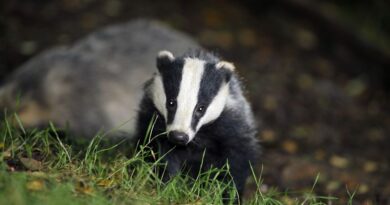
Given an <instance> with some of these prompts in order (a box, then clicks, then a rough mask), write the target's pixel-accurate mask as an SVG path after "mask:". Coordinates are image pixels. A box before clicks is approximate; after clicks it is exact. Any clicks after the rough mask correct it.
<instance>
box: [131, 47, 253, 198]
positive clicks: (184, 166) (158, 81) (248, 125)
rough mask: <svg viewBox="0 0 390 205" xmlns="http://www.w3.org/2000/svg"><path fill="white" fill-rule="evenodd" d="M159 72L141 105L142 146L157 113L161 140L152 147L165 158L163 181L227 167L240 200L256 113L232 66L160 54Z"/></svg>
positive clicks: (198, 55) (205, 56) (204, 57)
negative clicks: (182, 172) (164, 178)
mask: <svg viewBox="0 0 390 205" xmlns="http://www.w3.org/2000/svg"><path fill="white" fill-rule="evenodd" d="M157 68H158V72H157V73H156V74H155V75H154V77H153V78H152V79H151V80H150V81H149V82H148V83H147V84H146V85H145V88H144V92H145V94H144V97H143V100H142V101H141V103H140V109H139V115H138V131H139V136H140V138H141V141H146V140H145V139H143V138H144V137H147V134H146V132H147V128H148V125H149V123H150V121H151V119H152V117H153V115H155V114H157V116H158V117H157V121H156V123H155V125H154V129H153V134H152V136H156V135H158V137H157V138H155V139H154V140H153V141H152V142H151V147H152V148H153V149H154V151H155V152H158V153H159V154H160V155H162V156H164V158H163V159H164V160H165V162H166V163H167V165H166V166H167V167H166V175H165V177H166V176H167V175H168V178H169V177H170V176H173V175H176V174H178V173H179V172H181V171H184V172H185V173H189V174H190V175H191V176H192V177H196V175H197V174H198V173H199V171H204V170H207V169H210V167H219V168H222V167H223V166H224V165H225V164H226V163H228V164H229V166H228V167H229V168H230V174H231V176H232V178H233V181H234V184H235V186H236V188H237V190H238V193H239V195H241V194H242V193H243V190H244V185H245V180H246V178H247V177H248V175H249V174H250V166H251V164H252V165H253V163H254V162H255V161H256V157H257V156H258V145H257V140H256V137H255V135H256V129H255V123H254V119H253V115H252V111H251V108H250V106H249V104H248V102H247V100H246V99H245V98H244V96H243V93H242V89H241V85H240V82H239V80H238V78H237V76H236V74H235V72H234V66H233V65H232V64H231V63H228V62H225V61H221V60H219V59H218V58H217V57H215V56H214V55H212V54H210V53H205V52H202V51H198V52H189V53H186V54H184V55H183V56H181V57H177V58H175V57H174V55H173V54H172V53H171V52H169V51H162V52H160V53H159V55H158V57H157ZM164 132H165V133H166V134H161V133H164ZM199 169H202V170H199Z"/></svg>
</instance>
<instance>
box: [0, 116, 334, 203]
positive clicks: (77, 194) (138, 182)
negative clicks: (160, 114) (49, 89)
mask: <svg viewBox="0 0 390 205" xmlns="http://www.w3.org/2000/svg"><path fill="white" fill-rule="evenodd" d="M10 122H14V123H10ZM18 122H19V121H18V118H17V116H14V117H13V119H11V118H8V120H2V121H1V122H0V123H1V128H0V204H10V205H11V204H17V205H19V204H20V205H22V204H29V205H32V204H40V205H41V204H59V205H60V204H66V205H73V204H93V205H95V204H96V205H98V204H221V203H222V193H223V192H224V191H225V190H227V192H228V193H230V198H234V195H235V190H234V189H232V188H231V186H230V185H231V184H224V183H221V182H219V181H218V180H214V179H215V177H216V176H218V175H219V174H220V173H222V172H223V171H226V169H228V167H225V168H224V169H222V170H218V169H213V170H210V171H208V172H207V173H202V174H201V175H200V176H199V177H198V178H197V179H190V178H188V177H186V176H185V175H182V176H177V177H174V178H173V179H171V180H170V181H169V182H167V183H164V182H163V181H162V180H161V179H160V178H159V177H158V174H157V171H158V170H157V169H158V167H161V166H159V165H161V162H160V161H159V160H157V161H156V162H148V160H145V159H146V158H148V157H156V156H155V153H153V152H152V151H151V150H150V149H148V146H147V145H148V142H146V143H145V145H144V146H140V148H138V149H134V148H133V147H132V146H131V145H129V143H128V142H126V141H121V142H118V143H115V144H112V143H110V142H108V141H107V140H106V138H105V136H106V135H105V134H98V135H97V136H96V137H95V138H93V139H92V140H90V141H88V142H84V143H83V142H76V141H77V140H70V139H66V138H64V137H62V136H61V135H60V134H59V132H58V131H57V130H56V129H55V127H54V126H53V125H50V126H49V127H48V128H47V129H43V130H38V129H34V130H29V131H27V130H25V129H24V128H23V126H22V125H21V124H20V123H18ZM13 125H17V126H13ZM150 129H152V126H150ZM250 180H251V181H252V182H253V183H254V184H255V187H261V180H260V179H259V178H258V177H256V175H255V174H254V175H253V177H252V178H251V179H250ZM252 192H253V194H252V196H251V197H250V198H249V199H246V200H244V201H245V202H244V204H270V205H271V204H272V205H273V204H327V203H328V202H329V201H332V200H335V199H333V198H331V197H325V198H323V197H317V196H315V195H314V193H313V190H311V191H308V192H306V193H304V194H300V196H296V194H295V195H294V197H292V196H289V195H288V194H286V193H278V192H276V191H267V193H262V192H261V189H260V188H256V189H255V190H253V191H252Z"/></svg>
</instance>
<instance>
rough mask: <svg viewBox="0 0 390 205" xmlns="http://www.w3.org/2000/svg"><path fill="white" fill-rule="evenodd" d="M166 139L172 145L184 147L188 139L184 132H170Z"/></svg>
mask: <svg viewBox="0 0 390 205" xmlns="http://www.w3.org/2000/svg"><path fill="white" fill-rule="evenodd" d="M168 139H169V141H171V142H172V143H174V144H177V145H186V144H187V143H188V141H189V139H190V138H189V137H188V135H187V134H186V133H184V132H179V131H171V132H169V133H168Z"/></svg>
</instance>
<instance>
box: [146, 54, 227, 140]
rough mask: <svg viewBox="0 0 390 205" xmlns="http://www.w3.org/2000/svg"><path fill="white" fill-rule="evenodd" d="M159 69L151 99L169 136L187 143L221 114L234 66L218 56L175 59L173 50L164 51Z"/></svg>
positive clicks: (159, 55) (158, 57) (159, 60)
mask: <svg viewBox="0 0 390 205" xmlns="http://www.w3.org/2000/svg"><path fill="white" fill-rule="evenodd" d="M157 68H158V73H157V74H156V75H155V77H154V80H153V83H152V85H151V98H152V100H153V103H154V105H155V107H156V108H157V110H158V111H159V112H160V114H161V115H162V116H163V117H164V119H165V123H166V131H167V132H168V139H169V140H170V141H171V142H173V143H175V144H178V145H186V144H188V143H189V142H190V141H191V140H193V139H194V137H195V135H196V133H197V132H198V130H199V129H200V128H201V127H202V126H203V125H205V124H208V123H210V122H212V121H214V120H216V119H217V118H218V117H219V116H220V115H221V113H222V111H223V110H224V108H225V105H226V102H227V99H228V96H229V82H230V78H231V76H232V74H233V71H234V66H233V64H231V63H228V62H225V61H219V60H216V59H215V60H212V61H207V60H204V59H203V60H202V58H198V57H191V56H189V57H180V58H175V57H174V56H173V54H172V53H171V52H169V51H161V52H159V54H158V56H157Z"/></svg>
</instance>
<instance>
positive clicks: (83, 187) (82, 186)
mask: <svg viewBox="0 0 390 205" xmlns="http://www.w3.org/2000/svg"><path fill="white" fill-rule="evenodd" d="M75 189H76V191H77V192H78V193H82V194H86V195H92V194H93V192H94V190H93V188H92V187H91V186H89V185H88V184H86V183H85V182H82V181H79V182H78V183H77V184H76V188H75Z"/></svg>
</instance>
